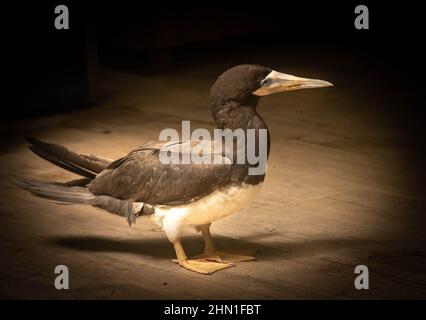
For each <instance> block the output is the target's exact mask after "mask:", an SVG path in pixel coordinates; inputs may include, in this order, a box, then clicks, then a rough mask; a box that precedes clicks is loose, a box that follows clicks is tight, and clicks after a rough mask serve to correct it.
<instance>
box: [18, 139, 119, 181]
mask: <svg viewBox="0 0 426 320" xmlns="http://www.w3.org/2000/svg"><path fill="white" fill-rule="evenodd" d="M25 139H26V140H27V141H28V142H29V143H30V144H31V145H30V146H29V148H30V150H31V151H33V152H34V153H35V154H36V155H38V156H39V157H41V158H43V159H45V160H47V161H49V162H50V163H53V164H54V165H57V166H58V167H61V168H63V169H65V170H68V171H71V172H73V173H76V174H78V175H80V176H83V177H87V178H90V179H94V178H95V177H96V175H97V174H98V173H100V172H101V171H102V170H104V169H106V168H107V167H108V165H109V164H110V163H111V160H109V159H104V158H100V157H96V156H93V155H90V156H86V155H80V154H77V153H75V152H73V151H71V150H68V149H67V148H65V147H63V146H60V145H57V144H53V143H46V142H42V141H40V140H38V139H36V138H32V137H25Z"/></svg>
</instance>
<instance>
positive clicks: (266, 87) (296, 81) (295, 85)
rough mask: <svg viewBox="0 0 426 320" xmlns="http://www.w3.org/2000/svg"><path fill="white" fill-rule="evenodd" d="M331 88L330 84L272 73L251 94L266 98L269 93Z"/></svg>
mask: <svg viewBox="0 0 426 320" xmlns="http://www.w3.org/2000/svg"><path fill="white" fill-rule="evenodd" d="M330 86H333V84H332V83H331V82H328V81H324V80H319V79H308V78H300V77H296V76H292V75H290V74H285V73H280V72H277V71H272V72H271V73H270V74H268V75H267V76H266V78H265V79H263V80H262V82H261V87H260V88H259V89H257V90H256V91H254V92H253V94H254V95H256V96H266V95H268V94H271V93H277V92H284V91H291V90H299V89H310V88H321V87H330Z"/></svg>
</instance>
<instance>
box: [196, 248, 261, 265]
mask: <svg viewBox="0 0 426 320" xmlns="http://www.w3.org/2000/svg"><path fill="white" fill-rule="evenodd" d="M257 252H258V250H257V249H239V250H215V251H213V252H205V253H202V254H199V255H197V256H195V257H194V259H197V260H200V261H202V260H207V261H216V262H220V263H229V262H231V263H233V262H244V261H253V260H256V257H255V254H256V253H257Z"/></svg>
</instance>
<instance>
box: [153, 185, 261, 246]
mask: <svg viewBox="0 0 426 320" xmlns="http://www.w3.org/2000/svg"><path fill="white" fill-rule="evenodd" d="M261 186H262V183H260V184H258V185H250V184H242V185H239V186H230V187H227V188H223V189H220V190H215V191H213V192H212V193H210V194H209V195H207V196H205V197H203V198H201V199H199V200H197V201H194V202H191V203H188V204H185V205H180V206H158V207H156V209H155V214H153V215H151V216H150V219H153V220H154V221H155V222H156V223H157V224H158V225H159V226H160V227H162V228H163V230H164V231H165V232H166V234H167V236H168V238H169V240H171V241H173V239H176V238H177V237H179V235H180V233H181V230H182V229H183V228H184V227H186V226H197V225H203V224H208V223H211V222H213V221H215V220H218V219H221V218H224V217H226V216H228V215H230V214H232V213H234V212H236V211H238V210H240V209H241V208H243V207H245V206H247V205H248V204H249V203H250V201H251V200H253V199H254V198H255V196H256V195H257V194H258V193H259V191H260V188H261Z"/></svg>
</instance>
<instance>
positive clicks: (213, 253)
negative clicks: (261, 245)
mask: <svg viewBox="0 0 426 320" xmlns="http://www.w3.org/2000/svg"><path fill="white" fill-rule="evenodd" d="M197 228H198V229H199V230H200V231H201V234H202V235H203V238H204V242H205V247H204V252H203V253H202V254H200V255H198V256H195V257H194V258H195V259H200V260H208V261H217V262H221V263H228V262H243V261H252V260H256V258H255V257H254V255H255V254H256V252H257V250H251V249H246V250H226V251H225V250H216V249H215V246H214V243H213V239H212V236H211V234H210V224H205V225H201V226H197Z"/></svg>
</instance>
